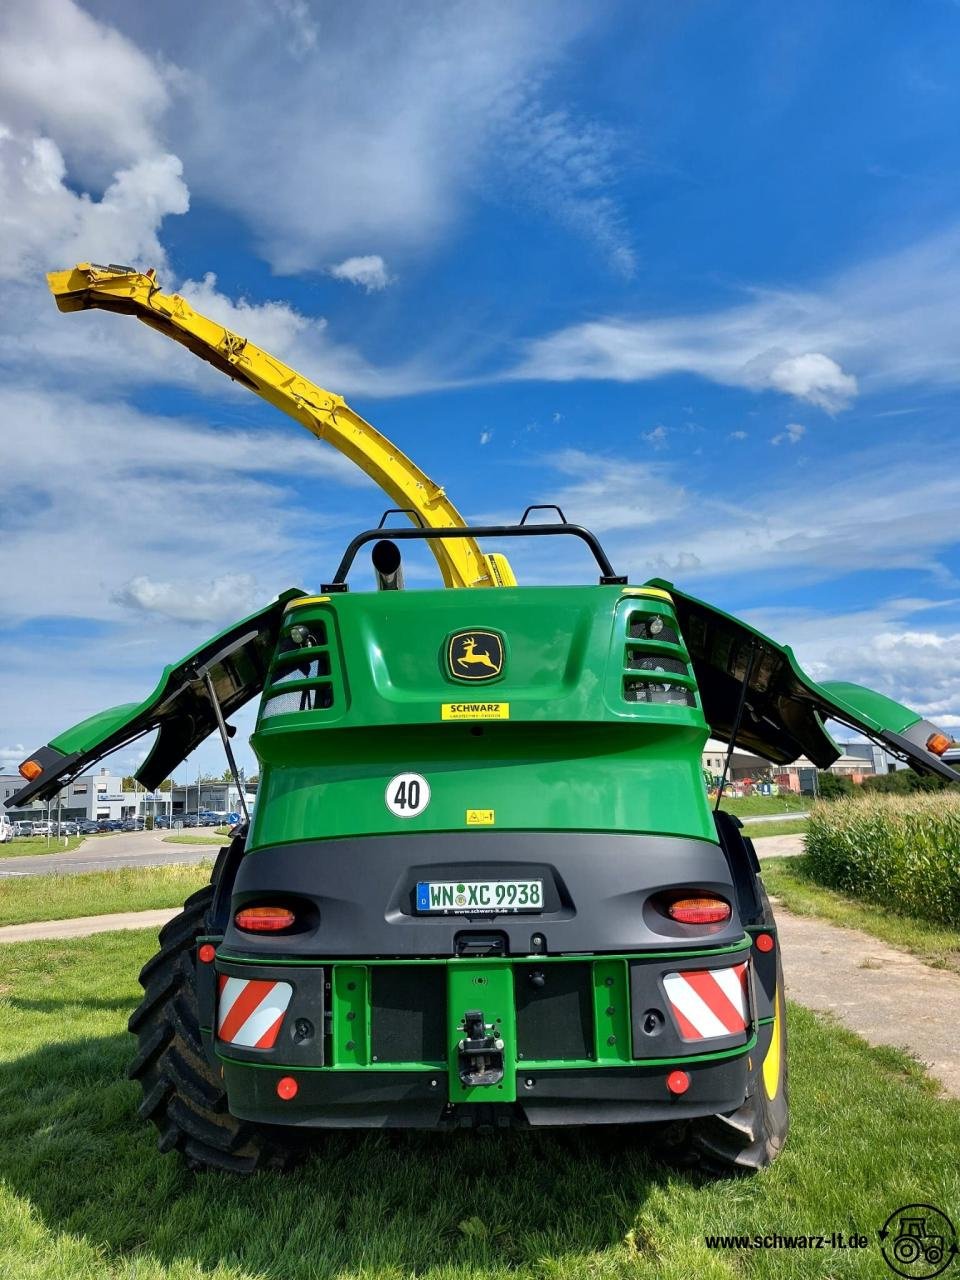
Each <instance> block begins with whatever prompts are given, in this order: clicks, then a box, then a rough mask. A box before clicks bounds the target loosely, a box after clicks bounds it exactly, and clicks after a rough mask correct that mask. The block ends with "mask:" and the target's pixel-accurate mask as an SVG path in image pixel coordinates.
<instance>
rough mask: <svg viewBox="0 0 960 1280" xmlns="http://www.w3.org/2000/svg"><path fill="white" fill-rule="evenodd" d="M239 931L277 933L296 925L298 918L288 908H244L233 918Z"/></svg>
mask: <svg viewBox="0 0 960 1280" xmlns="http://www.w3.org/2000/svg"><path fill="white" fill-rule="evenodd" d="M233 921H234V924H235V925H236V926H237V928H238V929H246V930H247V932H248V933H277V932H278V931H279V930H281V929H289V928H290V927H291V925H293V924H295V923H296V916H295V915H294V914H293V912H292V911H288V910H287V908H286V907H244V908H243V909H242V910H241V911H238V912H237V914H236V915H235V916H234V918H233Z"/></svg>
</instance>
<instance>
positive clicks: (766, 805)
mask: <svg viewBox="0 0 960 1280" xmlns="http://www.w3.org/2000/svg"><path fill="white" fill-rule="evenodd" d="M812 804H813V797H812V796H795V795H794V794H793V793H792V792H788V793H786V794H785V795H782V796H744V797H743V798H742V799H740V800H737V799H735V798H734V797H732V796H728V795H727V794H726V792H724V796H723V799H722V800H721V802H720V808H721V809H726V811H727V813H735V814H736V815H737V817H738V818H758V817H761V816H762V815H764V814H768V813H806V812H807V810H808V809H809V808H810V806H811V805H812ZM712 807H713V802H712V801H711V808H712Z"/></svg>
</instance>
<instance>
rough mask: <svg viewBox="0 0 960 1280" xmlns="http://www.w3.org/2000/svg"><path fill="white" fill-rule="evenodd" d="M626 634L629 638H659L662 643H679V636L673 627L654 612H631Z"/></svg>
mask: <svg viewBox="0 0 960 1280" xmlns="http://www.w3.org/2000/svg"><path fill="white" fill-rule="evenodd" d="M657 628H659V630H658V629H657ZM627 635H628V636H629V637H630V639H631V640H660V641H662V642H663V643H664V644H679V643H680V637H679V636H678V635H677V633H676V631H675V629H674V628H673V627H672V626H671V625H670V624H669V623H668V622H664V620H663V619H662V618H661V617H660V615H659V614H656V613H653V614H651V613H634V614H631V615H630V622H629V624H628V625H627Z"/></svg>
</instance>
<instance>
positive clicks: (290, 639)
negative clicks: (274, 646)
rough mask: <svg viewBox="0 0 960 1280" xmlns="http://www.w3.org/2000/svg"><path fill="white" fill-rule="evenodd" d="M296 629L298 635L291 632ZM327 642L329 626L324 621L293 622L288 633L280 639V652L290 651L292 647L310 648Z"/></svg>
mask: <svg viewBox="0 0 960 1280" xmlns="http://www.w3.org/2000/svg"><path fill="white" fill-rule="evenodd" d="M293 631H296V633H297V634H296V636H294V635H292V634H291V632H293ZM326 643H327V628H326V626H325V624H324V623H322V622H318V621H313V622H292V623H291V624H290V626H289V627H288V628H287V632H286V635H284V636H283V637H282V638H281V640H280V652H281V653H288V652H289V651H290V650H291V649H309V648H313V647H314V646H316V645H325V644H326Z"/></svg>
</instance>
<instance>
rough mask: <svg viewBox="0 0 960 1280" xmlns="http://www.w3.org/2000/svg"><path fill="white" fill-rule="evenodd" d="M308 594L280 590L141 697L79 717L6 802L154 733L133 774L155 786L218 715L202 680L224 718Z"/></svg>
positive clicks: (46, 789) (246, 695) (55, 786)
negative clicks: (289, 613) (288, 613)
mask: <svg viewBox="0 0 960 1280" xmlns="http://www.w3.org/2000/svg"><path fill="white" fill-rule="evenodd" d="M303 594H304V593H303V592H302V591H298V590H296V589H292V590H290V591H285V592H283V593H282V594H281V595H280V596H278V597H277V599H276V600H274V601H273V602H272V603H270V604H268V605H267V606H266V607H265V608H263V609H259V610H258V611H257V612H256V613H252V614H250V615H249V616H248V617H246V618H243V619H242V620H241V621H240V622H237V623H234V624H233V626H230V627H227V628H226V629H225V630H224V631H221V632H219V634H218V635H216V636H214V637H213V638H212V639H211V640H207V641H205V642H204V643H203V644H202V645H198V647H197V648H196V649H193V650H191V652H190V653H188V654H187V655H186V657H184V658H181V659H180V661H179V662H175V663H172V664H171V665H170V666H168V667H165V668H164V670H163V673H162V675H161V676H160V679H159V680H158V682H157V684H156V686H155V688H154V689H153V690H152V692H151V693H149V694H148V695H147V697H145V698H144V699H143V701H142V702H128V703H123V704H122V705H120V706H117V707H110V708H109V709H108V710H106V711H101V712H98V713H97V714H96V715H93V716H90V717H88V718H87V719H86V720H82V721H81V722H80V723H79V724H76V725H74V726H73V727H72V728H71V729H67V730H65V731H64V732H63V733H61V734H58V736H57V737H55V738H53V739H52V740H51V741H50V742H49V743H48V744H47V745H46V746H45V747H41V748H40V749H39V750H38V751H36V752H34V753H33V757H32V758H33V759H36V760H37V761H38V762H39V763H40V764H41V765H42V766H43V772H42V774H41V775H40V776H39V778H37V779H36V780H34V781H33V782H30V783H28V784H27V785H26V786H25V787H22V788H21V790H20V791H18V792H17V793H16V795H14V796H13V797H12V798H11V800H9V801H8V802H7V803H8V804H10V805H22V804H26V803H28V802H29V801H30V800H33V799H46V798H47V797H50V796H53V795H55V794H56V792H57V791H58V790H59V788H60V787H61V786H62V785H63V782H64V781H65V780H66V779H68V778H71V777H75V776H76V775H77V774H78V773H80V772H82V770H83V769H85V768H89V766H90V765H92V764H95V763H96V761H98V760H102V759H103V757H104V756H106V755H109V754H110V752H112V751H116V750H117V749H118V748H120V747H123V746H125V745H126V744H127V743H130V742H133V741H135V740H136V739H138V738H141V737H143V736H144V735H145V734H147V733H150V732H151V731H154V730H156V731H157V737H156V741H155V742H154V744H153V746H152V748H151V750H150V752H149V754H148V755H147V758H146V760H145V761H144V763H143V764H142V765H141V767H140V768H139V769H138V770H137V774H136V777H137V779H138V780H139V781H140V782H142V783H143V784H144V785H145V786H146V787H155V786H157V785H158V784H159V783H160V782H162V781H163V780H164V778H167V777H169V776H170V774H171V773H172V772H173V770H174V769H175V768H176V767H177V766H178V765H179V764H181V763H182V761H183V760H185V759H186V757H187V756H188V755H189V754H190V752H191V751H193V750H194V749H195V748H196V747H198V746H199V745H200V743H201V742H203V741H204V739H205V738H207V737H208V736H209V735H210V734H211V733H212V732H213V731H214V730H215V728H216V725H217V721H216V713H215V711H214V709H213V707H212V705H211V703H210V698H209V695H208V692H207V689H206V685H205V682H204V679H203V676H204V673H205V672H207V673H208V674H209V676H210V679H211V680H212V682H213V686H214V690H215V693H216V697H217V700H218V702H219V703H220V707H221V710H222V712H223V715H224V717H227V716H230V715H232V714H233V712H234V711H236V710H238V709H239V708H240V707H242V706H243V705H244V704H245V703H247V702H249V701H250V699H251V698H254V697H256V695H257V694H258V693H259V692H260V690H261V689H262V688H263V682H264V680H265V679H266V673H267V669H268V667H269V663H270V659H271V657H272V655H273V650H274V647H275V645H276V640H277V635H278V633H279V629H280V623H281V620H282V618H283V611H284V608H285V606H286V604H287V603H288V602H289V601H290V600H293V599H296V598H297V597H299V596H302V595H303Z"/></svg>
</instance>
